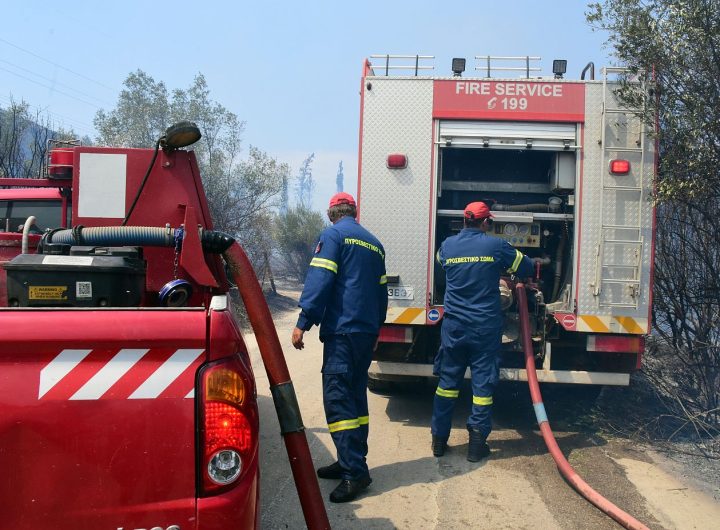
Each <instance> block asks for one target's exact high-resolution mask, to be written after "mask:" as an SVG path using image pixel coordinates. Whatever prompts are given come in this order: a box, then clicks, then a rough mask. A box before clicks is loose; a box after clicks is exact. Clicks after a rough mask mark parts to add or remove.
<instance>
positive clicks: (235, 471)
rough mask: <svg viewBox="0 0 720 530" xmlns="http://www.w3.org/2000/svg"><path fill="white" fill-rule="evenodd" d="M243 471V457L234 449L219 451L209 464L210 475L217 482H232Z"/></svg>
mask: <svg viewBox="0 0 720 530" xmlns="http://www.w3.org/2000/svg"><path fill="white" fill-rule="evenodd" d="M240 471H242V458H240V455H239V454H238V453H237V452H236V451H233V450H232V449H225V450H223V451H218V452H217V453H215V454H214V455H213V457H212V458H211V459H210V463H209V464H208V476H209V477H210V480H212V481H213V482H215V483H216V484H221V485H225V484H230V483H231V482H232V481H233V480H235V479H236V478H238V476H239V475H240Z"/></svg>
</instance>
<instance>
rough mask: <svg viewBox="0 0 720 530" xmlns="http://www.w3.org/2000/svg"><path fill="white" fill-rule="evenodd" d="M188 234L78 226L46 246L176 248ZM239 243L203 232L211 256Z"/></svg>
mask: <svg viewBox="0 0 720 530" xmlns="http://www.w3.org/2000/svg"><path fill="white" fill-rule="evenodd" d="M184 235H185V233H184V230H183V229H182V228H171V227H170V226H166V227H165V228H161V227H158V226H100V227H91V228H83V227H82V226H77V227H75V228H72V229H69V230H58V231H56V232H49V233H48V234H46V236H45V237H44V239H45V241H44V244H50V243H59V244H65V245H87V246H94V245H98V246H114V247H122V246H137V247H140V246H147V247H172V246H175V245H176V244H178V243H182V240H183V237H184ZM234 242H235V240H234V239H233V238H232V237H231V236H229V235H227V234H225V233H223V232H219V231H217V230H202V229H201V230H200V243H201V244H202V247H203V249H204V250H205V251H207V252H212V253H214V254H222V253H223V252H225V251H226V250H227V249H228V248H230V246H231V245H232V244H233V243H234Z"/></svg>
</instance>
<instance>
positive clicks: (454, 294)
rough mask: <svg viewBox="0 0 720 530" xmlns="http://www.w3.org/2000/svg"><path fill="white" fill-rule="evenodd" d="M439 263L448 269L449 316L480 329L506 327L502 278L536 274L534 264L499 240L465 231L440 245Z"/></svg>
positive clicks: (473, 230) (466, 229)
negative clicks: (508, 275)
mask: <svg viewBox="0 0 720 530" xmlns="http://www.w3.org/2000/svg"><path fill="white" fill-rule="evenodd" d="M437 258H438V261H439V262H440V265H442V268H443V269H444V270H445V275H446V279H447V287H446V290H445V315H446V317H449V318H452V319H453V320H456V321H458V322H460V323H461V324H464V325H467V326H471V327H472V328H473V329H477V330H490V329H498V328H500V327H501V326H502V322H503V320H502V312H501V310H500V290H499V284H500V276H501V275H502V274H515V275H517V276H519V277H520V278H527V277H529V276H532V274H533V262H532V260H531V259H530V258H528V257H527V256H525V255H523V253H522V252H520V251H519V250H516V249H515V248H514V247H513V246H512V245H510V243H508V242H507V241H505V240H503V239H500V238H499V237H493V236H489V235H487V234H485V233H483V232H482V231H480V230H479V229H477V228H464V229H463V230H461V231H460V233H459V234H457V235H455V236H451V237H448V238H447V239H446V240H445V241H443V243H442V245H440V250H439V251H438V254H437Z"/></svg>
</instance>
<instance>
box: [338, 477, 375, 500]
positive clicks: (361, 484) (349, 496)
mask: <svg viewBox="0 0 720 530" xmlns="http://www.w3.org/2000/svg"><path fill="white" fill-rule="evenodd" d="M371 482H372V479H371V478H370V477H369V476H367V477H363V478H359V479H357V480H341V481H340V484H338V485H337V487H336V488H335V489H334V490H333V491H332V493H330V502H348V501H352V500H354V499H355V498H357V496H358V495H360V493H362V492H363V490H365V488H367V487H368V486H369V485H370V483H371Z"/></svg>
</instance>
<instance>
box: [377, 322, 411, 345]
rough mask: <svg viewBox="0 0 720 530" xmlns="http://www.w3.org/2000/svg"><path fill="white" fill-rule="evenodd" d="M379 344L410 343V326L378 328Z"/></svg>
mask: <svg viewBox="0 0 720 530" xmlns="http://www.w3.org/2000/svg"><path fill="white" fill-rule="evenodd" d="M378 340H379V341H380V342H404V343H406V344H409V343H411V342H412V328H411V327H410V326H383V327H381V328H380V336H379V337H378Z"/></svg>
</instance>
